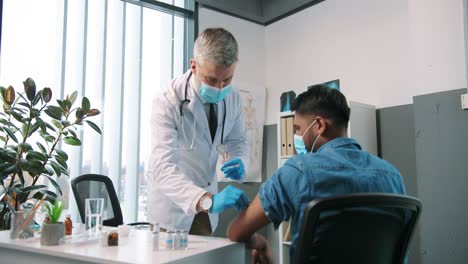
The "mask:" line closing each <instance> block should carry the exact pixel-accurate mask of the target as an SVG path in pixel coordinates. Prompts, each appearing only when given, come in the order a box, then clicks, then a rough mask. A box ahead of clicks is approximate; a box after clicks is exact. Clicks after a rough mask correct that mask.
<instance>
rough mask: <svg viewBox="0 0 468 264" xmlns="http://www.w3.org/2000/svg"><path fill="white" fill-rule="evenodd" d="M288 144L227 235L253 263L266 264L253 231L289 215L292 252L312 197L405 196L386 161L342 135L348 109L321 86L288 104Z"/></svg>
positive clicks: (264, 248)
mask: <svg viewBox="0 0 468 264" xmlns="http://www.w3.org/2000/svg"><path fill="white" fill-rule="evenodd" d="M293 110H294V111H295V118H294V133H295V135H294V147H295V148H296V152H297V155H296V156H294V157H291V158H290V159H289V160H288V161H287V162H286V163H285V164H284V165H283V166H282V167H281V168H279V169H278V170H277V171H276V172H275V173H274V174H273V176H271V177H270V178H269V179H268V180H267V181H266V182H265V183H264V184H262V186H261V187H260V190H259V192H258V195H257V196H256V197H255V199H254V200H253V202H252V203H251V204H250V206H249V207H248V208H247V209H246V210H245V211H243V212H242V213H241V214H240V215H239V216H238V217H237V218H236V219H234V220H233V221H232V222H231V224H230V226H229V228H228V231H227V236H228V237H229V238H230V239H231V240H233V241H238V242H246V243H247V246H248V247H249V248H252V249H253V252H252V253H253V256H254V258H256V259H257V260H256V263H257V262H261V263H270V262H272V255H271V252H270V250H269V246H268V241H266V239H265V238H264V237H262V236H261V235H258V234H255V232H256V231H257V230H259V229H260V228H262V227H263V226H265V225H267V224H269V223H270V222H272V223H273V225H274V227H275V229H277V228H278V226H279V225H280V224H281V222H282V221H287V220H290V219H291V232H292V245H291V248H290V252H289V253H290V257H292V256H293V254H294V249H295V246H296V242H297V240H298V236H299V232H300V230H299V229H300V227H301V222H302V217H303V209H304V208H305V207H306V205H307V204H308V203H309V202H310V201H311V200H313V199H316V198H322V197H328V196H334V195H344V194H349V193H355V192H384V193H396V194H405V193H406V192H405V187H404V184H403V180H402V177H401V175H400V173H399V172H398V171H397V170H396V169H395V168H394V167H393V166H392V165H391V164H389V163H388V162H386V161H384V160H382V159H380V158H379V157H376V156H374V155H372V154H370V153H369V152H367V151H365V150H362V149H361V147H360V146H359V144H358V142H356V140H354V139H352V138H348V137H347V127H348V121H349V116H350V109H349V107H348V104H347V103H346V98H345V97H344V95H343V94H342V93H341V92H340V91H338V90H335V89H330V88H327V87H326V86H320V85H319V86H314V87H313V88H311V89H310V90H308V91H307V92H304V93H302V94H300V95H299V96H298V97H297V99H296V103H295V105H294V106H293Z"/></svg>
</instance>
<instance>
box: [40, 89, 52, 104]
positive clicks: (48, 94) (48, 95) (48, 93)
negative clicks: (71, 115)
mask: <svg viewBox="0 0 468 264" xmlns="http://www.w3.org/2000/svg"><path fill="white" fill-rule="evenodd" d="M42 99H43V100H44V102H46V103H48V102H50V100H51V99H52V90H51V89H50V88H49V87H46V88H44V89H43V90H42Z"/></svg>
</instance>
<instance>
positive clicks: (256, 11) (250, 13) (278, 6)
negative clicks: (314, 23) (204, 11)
mask: <svg viewBox="0 0 468 264" xmlns="http://www.w3.org/2000/svg"><path fill="white" fill-rule="evenodd" d="M323 1H325V0H235V1H233V0H197V2H198V3H199V4H200V5H201V6H203V7H206V8H209V9H213V10H216V11H219V12H222V13H226V14H229V15H232V16H235V17H239V18H242V19H245V20H249V21H251V22H254V23H257V24H261V25H269V24H271V23H274V22H276V21H278V20H281V19H283V18H285V17H287V16H289V15H292V14H294V13H296V12H299V11H301V10H303V9H305V8H307V7H310V6H313V5H315V4H318V3H320V2H323Z"/></svg>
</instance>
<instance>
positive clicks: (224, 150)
mask: <svg viewBox="0 0 468 264" xmlns="http://www.w3.org/2000/svg"><path fill="white" fill-rule="evenodd" d="M191 76H192V72H190V74H189V76H188V77H187V80H186V82H185V96H184V100H182V101H181V102H180V106H179V110H180V117H181V123H182V134H184V144H185V149H186V150H188V151H192V150H193V144H194V142H195V128H196V121H195V117H194V118H193V137H192V142H191V144H190V147H187V137H186V133H185V128H184V122H183V118H184V110H183V108H184V104H189V103H190V102H191V101H190V99H188V98H187V92H188V84H189V82H190V77H191ZM223 104H224V116H223V127H222V129H221V144H219V145H218V146H216V151H217V152H218V153H219V154H220V155H225V153H227V147H226V145H224V124H225V122H226V101H225V100H224V99H223Z"/></svg>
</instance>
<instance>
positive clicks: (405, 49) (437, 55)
mask: <svg viewBox="0 0 468 264" xmlns="http://www.w3.org/2000/svg"><path fill="white" fill-rule="evenodd" d="M266 45H267V46H266V49H267V55H266V58H267V82H266V85H267V88H268V92H269V97H268V102H269V105H268V108H267V109H268V111H267V112H268V113H269V115H268V116H267V124H272V123H275V122H276V115H275V114H270V113H276V112H278V109H279V107H278V105H279V103H277V102H278V101H279V99H278V98H279V96H280V95H281V93H282V92H283V91H287V90H294V91H296V93H300V92H302V91H305V89H306V87H307V86H308V85H311V84H316V83H321V82H324V81H329V80H332V79H336V78H339V79H340V80H341V87H342V91H343V93H344V94H345V95H346V96H347V97H348V98H349V99H351V100H355V101H359V102H363V103H368V104H372V105H376V106H377V107H387V106H394V105H401V104H409V103H412V97H413V96H415V95H420V94H426V93H432V92H437V91H444V90H452V89H458V88H462V87H466V78H465V57H464V56H465V52H464V35H463V1H462V0H393V1H388V0H354V1H344V0H327V1H325V2H322V3H320V4H318V5H316V6H313V7H311V8H308V9H305V10H303V11H301V12H299V13H297V14H295V15H292V16H290V17H287V18H286V19H283V20H280V21H279V22H277V23H274V24H272V25H270V26H268V27H267V30H266Z"/></svg>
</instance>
